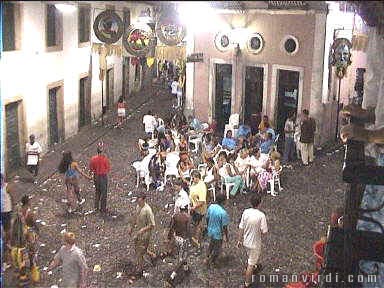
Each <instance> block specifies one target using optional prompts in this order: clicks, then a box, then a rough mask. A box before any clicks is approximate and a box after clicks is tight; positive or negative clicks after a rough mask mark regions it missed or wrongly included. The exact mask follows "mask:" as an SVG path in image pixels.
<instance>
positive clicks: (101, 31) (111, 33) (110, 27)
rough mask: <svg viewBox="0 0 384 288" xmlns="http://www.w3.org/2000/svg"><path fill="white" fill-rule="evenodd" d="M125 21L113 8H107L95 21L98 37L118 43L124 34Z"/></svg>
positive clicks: (103, 40)
mask: <svg viewBox="0 0 384 288" xmlns="http://www.w3.org/2000/svg"><path fill="white" fill-rule="evenodd" d="M123 28H124V25H123V21H122V20H121V18H120V17H119V15H117V14H116V13H115V12H114V11H112V10H106V11H103V12H101V13H100V14H99V15H97V17H96V19H95V22H94V23H93V30H94V31H95V34H96V37H97V38H98V39H99V40H100V41H101V42H104V43H107V44H113V43H116V42H117V41H118V40H119V39H120V37H121V35H123Z"/></svg>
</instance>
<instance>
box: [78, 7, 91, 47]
mask: <svg viewBox="0 0 384 288" xmlns="http://www.w3.org/2000/svg"><path fill="white" fill-rule="evenodd" d="M90 27H91V8H90V7H89V6H85V5H81V6H79V10H78V32H79V43H85V42H89V38H90Z"/></svg>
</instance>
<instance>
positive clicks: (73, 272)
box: [48, 232, 88, 288]
mask: <svg viewBox="0 0 384 288" xmlns="http://www.w3.org/2000/svg"><path fill="white" fill-rule="evenodd" d="M75 243H76V239H75V234H73V233H70V232H67V233H65V234H64V245H63V246H62V247H61V248H60V250H59V252H57V254H56V255H55V257H54V258H53V261H52V262H51V263H50V265H49V267H48V271H51V270H52V269H53V268H55V267H57V266H60V265H61V271H62V277H61V279H62V282H61V285H60V287H79V288H85V287H86V277H87V270H88V266H87V263H86V261H85V257H84V254H83V251H81V249H80V248H79V247H77V246H76V244H75Z"/></svg>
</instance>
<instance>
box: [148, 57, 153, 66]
mask: <svg viewBox="0 0 384 288" xmlns="http://www.w3.org/2000/svg"><path fill="white" fill-rule="evenodd" d="M154 62H155V58H153V57H148V58H147V66H148V67H149V68H151V66H152V65H153V63H154Z"/></svg>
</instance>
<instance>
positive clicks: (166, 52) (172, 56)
mask: <svg viewBox="0 0 384 288" xmlns="http://www.w3.org/2000/svg"><path fill="white" fill-rule="evenodd" d="M186 54H187V53H186V48H185V46H156V49H155V58H156V59H157V60H169V61H172V60H173V61H175V60H185V59H186V57H187V56H186Z"/></svg>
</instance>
